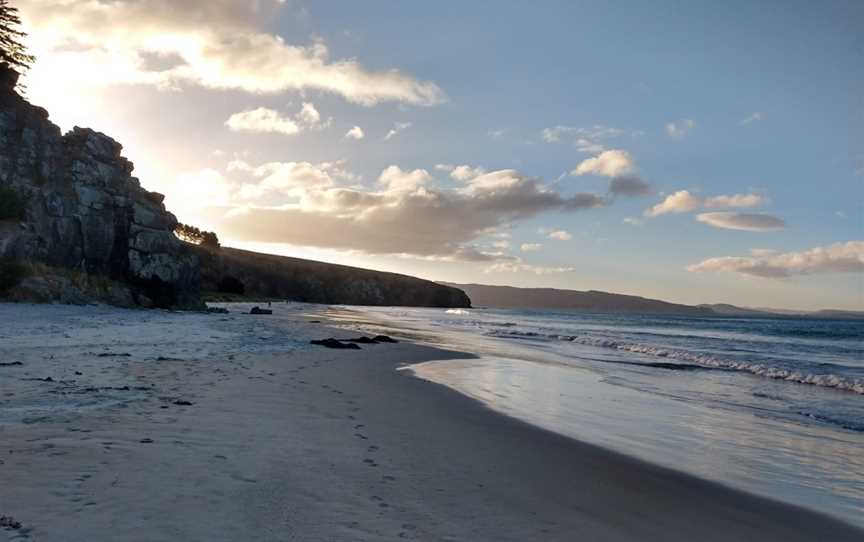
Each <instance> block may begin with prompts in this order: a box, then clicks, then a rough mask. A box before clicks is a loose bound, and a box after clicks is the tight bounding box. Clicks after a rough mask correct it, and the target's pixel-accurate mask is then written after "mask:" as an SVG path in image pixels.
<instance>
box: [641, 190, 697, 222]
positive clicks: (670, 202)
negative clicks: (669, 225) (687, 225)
mask: <svg viewBox="0 0 864 542" xmlns="http://www.w3.org/2000/svg"><path fill="white" fill-rule="evenodd" d="M701 205H702V200H701V199H699V198H697V197H696V196H694V195H693V194H691V193H690V192H689V191H687V190H679V191H678V192H675V193H674V194H671V195H669V196H666V199H664V200H663V201H662V202H660V203H658V204H657V205H655V206H654V207H651V208H650V209H648V210H647V211H645V216H660V215H665V214H667V213H689V212H691V211H695V210H696V209H698V208H699V207H701Z"/></svg>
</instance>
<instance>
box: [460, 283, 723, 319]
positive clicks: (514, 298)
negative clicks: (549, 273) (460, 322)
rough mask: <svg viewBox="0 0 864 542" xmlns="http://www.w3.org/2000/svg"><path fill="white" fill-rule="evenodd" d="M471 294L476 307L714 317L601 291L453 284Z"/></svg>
mask: <svg viewBox="0 0 864 542" xmlns="http://www.w3.org/2000/svg"><path fill="white" fill-rule="evenodd" d="M445 284H447V286H452V287H454V288H458V289H460V290H462V291H464V292H465V293H466V294H468V297H470V298H471V303H472V305H474V306H475V307H495V308H508V309H517V308H518V309H527V308H535V309H575V310H584V311H596V312H622V313H647V314H681V315H688V316H714V315H716V313H715V312H714V311H712V310H711V309H709V308H705V307H695V306H692V305H679V304H677V303H668V302H666V301H660V300H657V299H648V298H644V297H638V296H633V295H622V294H612V293H608V292H598V291H594V290H591V291H586V292H583V291H577V290H558V289H554V288H515V287H513V286H486V285H482V284H451V283H445Z"/></svg>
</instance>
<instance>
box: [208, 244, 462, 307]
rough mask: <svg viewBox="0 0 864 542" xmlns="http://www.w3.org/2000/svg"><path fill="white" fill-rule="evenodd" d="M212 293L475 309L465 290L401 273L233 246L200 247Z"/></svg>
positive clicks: (345, 303) (341, 302)
mask: <svg viewBox="0 0 864 542" xmlns="http://www.w3.org/2000/svg"><path fill="white" fill-rule="evenodd" d="M197 252H198V256H199V261H200V262H201V281H202V285H203V288H204V289H205V290H208V291H211V292H220V291H221V292H226V291H227V292H230V291H231V290H234V291H235V293H240V291H242V293H244V294H245V295H247V296H256V297H272V298H280V299H291V300H294V301H304V302H308V303H324V304H342V305H403V306H417V307H470V306H471V300H470V299H468V296H467V295H465V292H463V291H461V290H459V289H456V288H451V287H449V286H444V285H441V284H436V283H434V282H430V281H428V280H422V279H418V278H415V277H409V276H406V275H399V274H396V273H384V272H381V271H370V270H368V269H358V268H356V267H348V266H344V265H335V264H328V263H322V262H315V261H310V260H302V259H300V258H288V257H284V256H273V255H271V254H260V253H257V252H249V251H245V250H237V249H232V248H220V249H208V248H203V247H198V248H197Z"/></svg>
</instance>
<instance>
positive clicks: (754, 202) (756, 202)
mask: <svg viewBox="0 0 864 542" xmlns="http://www.w3.org/2000/svg"><path fill="white" fill-rule="evenodd" d="M767 203H768V198H766V197H765V196H761V195H759V194H733V195H731V196H714V197H711V198H706V199H705V202H704V206H705V207H706V208H707V209H717V208H733V207H761V206H763V205H765V204H767Z"/></svg>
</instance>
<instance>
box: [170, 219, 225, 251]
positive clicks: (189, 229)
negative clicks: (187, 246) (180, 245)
mask: <svg viewBox="0 0 864 542" xmlns="http://www.w3.org/2000/svg"><path fill="white" fill-rule="evenodd" d="M174 234H175V235H176V236H177V237H179V238H180V239H182V240H183V241H186V242H187V243H193V244H196V245H201V246H204V247H210V248H218V247H219V237H218V236H217V235H216V234H215V233H213V232H212V231H203V230H200V229H198V228H196V227H195V226H189V225H188V224H177V227H176V228H174Z"/></svg>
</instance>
